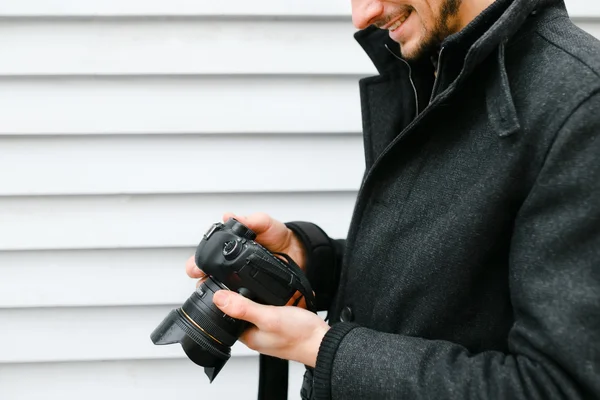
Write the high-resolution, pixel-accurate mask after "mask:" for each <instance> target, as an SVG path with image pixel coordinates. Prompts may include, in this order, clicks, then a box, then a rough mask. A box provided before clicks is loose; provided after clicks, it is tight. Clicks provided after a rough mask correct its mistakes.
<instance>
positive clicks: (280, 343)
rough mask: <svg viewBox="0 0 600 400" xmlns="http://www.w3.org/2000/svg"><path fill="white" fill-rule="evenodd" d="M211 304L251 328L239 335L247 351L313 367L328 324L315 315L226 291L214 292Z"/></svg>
mask: <svg viewBox="0 0 600 400" xmlns="http://www.w3.org/2000/svg"><path fill="white" fill-rule="evenodd" d="M213 301H214V303H215V304H216V305H217V307H219V309H221V311H223V312H224V313H225V314H227V315H229V316H230V317H233V318H236V319H241V320H244V321H248V322H250V323H251V324H253V325H254V326H250V327H249V328H248V329H247V330H246V331H245V332H244V333H243V334H242V335H241V336H240V341H241V342H242V343H244V344H245V345H246V346H248V347H249V348H250V349H252V350H256V351H258V352H259V353H262V354H265V355H268V356H273V357H278V358H282V359H286V360H291V361H297V362H299V363H302V364H304V365H307V366H309V367H314V366H315V364H316V362H317V354H318V352H319V346H320V345H321V341H322V340H323V336H325V333H326V332H327V331H328V330H329V325H328V324H327V323H326V322H325V321H323V319H321V318H320V317H319V316H318V315H316V314H314V313H312V312H310V311H307V310H305V309H303V308H300V307H293V306H282V307H275V306H267V305H262V304H258V303H255V302H253V301H251V300H249V299H247V298H245V297H243V296H241V295H239V294H237V293H235V292H230V291H227V290H219V291H218V292H217V293H215V295H214V297H213Z"/></svg>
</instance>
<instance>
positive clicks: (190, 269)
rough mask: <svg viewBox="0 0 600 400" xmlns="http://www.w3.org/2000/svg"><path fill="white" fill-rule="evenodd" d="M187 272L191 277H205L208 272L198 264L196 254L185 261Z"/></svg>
mask: <svg viewBox="0 0 600 400" xmlns="http://www.w3.org/2000/svg"><path fill="white" fill-rule="evenodd" d="M185 272H186V273H187V275H188V276H189V277H190V278H202V277H205V276H206V274H205V273H204V271H202V270H201V269H200V268H198V267H197V266H196V261H195V260H194V256H192V257H190V258H188V260H187V261H186V263H185Z"/></svg>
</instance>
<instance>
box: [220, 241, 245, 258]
mask: <svg viewBox="0 0 600 400" xmlns="http://www.w3.org/2000/svg"><path fill="white" fill-rule="evenodd" d="M241 251H242V244H241V243H240V242H239V241H237V240H235V239H234V240H230V241H228V242H225V243H224V244H223V256H224V257H225V259H226V260H229V261H231V260H235V258H236V257H237V256H238V255H239V254H240V253H241Z"/></svg>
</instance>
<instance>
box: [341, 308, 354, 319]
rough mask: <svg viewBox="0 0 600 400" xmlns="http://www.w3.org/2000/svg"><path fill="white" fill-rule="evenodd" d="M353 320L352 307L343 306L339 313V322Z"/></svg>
mask: <svg viewBox="0 0 600 400" xmlns="http://www.w3.org/2000/svg"><path fill="white" fill-rule="evenodd" d="M352 321H354V314H353V313H352V309H351V308H350V307H348V306H346V307H344V309H343V310H342V313H341V314H340V322H352Z"/></svg>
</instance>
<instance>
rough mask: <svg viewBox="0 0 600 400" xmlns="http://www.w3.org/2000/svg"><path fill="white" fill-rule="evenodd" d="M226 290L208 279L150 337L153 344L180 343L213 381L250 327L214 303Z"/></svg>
mask: <svg viewBox="0 0 600 400" xmlns="http://www.w3.org/2000/svg"><path fill="white" fill-rule="evenodd" d="M221 289H226V290H227V288H226V287H225V286H224V285H223V284H221V283H219V282H218V281H216V280H214V279H212V278H208V279H207V280H206V281H204V282H203V283H202V285H200V286H199V287H198V289H196V291H195V292H194V293H192V295H191V296H190V297H189V298H188V299H187V300H186V301H185V303H184V304H183V305H182V306H181V308H178V309H174V310H172V311H171V312H170V313H169V314H168V315H167V317H166V318H165V319H164V320H163V322H162V323H161V324H160V325H159V326H158V327H157V328H156V329H155V330H154V332H152V335H151V336H150V337H151V339H152V342H154V344H157V345H160V344H172V343H180V344H181V346H182V347H183V350H184V351H185V353H186V354H187V356H188V357H189V358H190V360H192V361H193V362H194V363H196V364H197V365H200V366H202V367H204V372H205V373H206V375H207V376H208V378H209V380H210V381H211V382H212V381H213V380H214V379H215V377H216V376H217V374H218V373H219V371H221V369H222V368H223V366H224V365H225V363H227V361H228V360H229V358H230V357H231V346H233V344H234V343H235V342H236V341H237V339H238V338H239V336H240V335H241V333H242V332H243V331H244V329H245V328H246V326H247V323H246V322H244V321H240V320H236V319H234V318H231V317H229V316H228V315H226V314H224V313H223V312H222V311H221V310H219V308H218V307H217V306H216V305H215V304H214V303H213V301H212V299H213V295H214V293H215V292H217V291H218V290H221Z"/></svg>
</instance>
